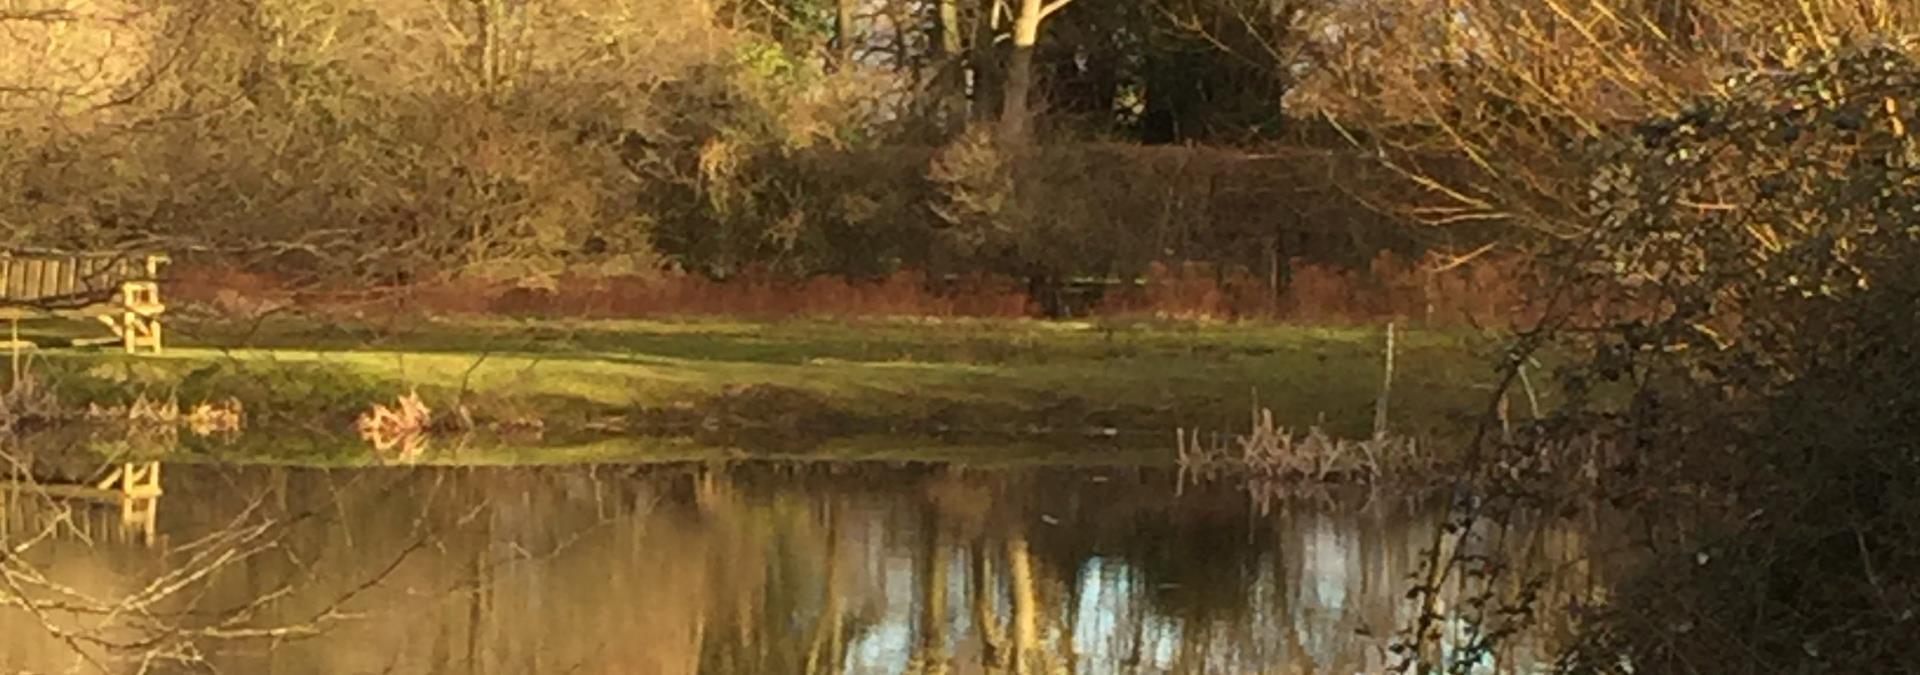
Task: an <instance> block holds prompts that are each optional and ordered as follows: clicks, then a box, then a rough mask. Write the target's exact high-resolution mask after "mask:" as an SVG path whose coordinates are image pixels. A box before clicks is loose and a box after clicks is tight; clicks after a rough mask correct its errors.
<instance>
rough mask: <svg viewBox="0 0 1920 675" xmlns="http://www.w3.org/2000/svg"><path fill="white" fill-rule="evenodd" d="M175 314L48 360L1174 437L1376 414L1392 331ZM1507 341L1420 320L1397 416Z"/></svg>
mask: <svg viewBox="0 0 1920 675" xmlns="http://www.w3.org/2000/svg"><path fill="white" fill-rule="evenodd" d="M170 328H171V330H172V332H171V333H170V337H171V339H172V343H171V345H170V348H169V349H168V351H167V353H166V354H165V355H163V356H160V357H128V356H125V355H122V354H117V353H114V352H111V351H107V352H76V351H66V350H47V351H45V352H42V353H41V354H40V355H38V356H36V357H35V358H34V359H33V360H32V364H33V368H32V371H33V372H34V373H36V374H39V375H40V376H41V377H42V378H43V379H44V380H46V381H48V382H49V383H51V385H52V387H53V388H54V390H55V391H57V392H59V393H60V395H61V397H62V400H63V401H66V402H68V403H78V402H83V401H101V402H106V403H112V402H117V401H124V400H126V399H128V398H131V396H132V395H133V394H134V393H136V392H145V393H147V394H148V395H149V396H173V397H175V398H177V399H178V400H180V401H181V402H182V403H183V404H191V403H194V402H196V401H198V400H203V399H215V398H221V397H226V396H234V397H237V398H239V399H241V400H242V401H243V402H244V403H246V404H247V408H248V411H249V415H250V416H251V417H252V419H253V420H254V426H255V427H256V428H257V427H261V426H284V425H293V426H297V427H305V428H309V429H313V430H334V431H341V432H344V431H347V430H348V429H349V425H350V421H351V419H352V418H353V417H354V415H356V414H357V413H358V412H359V411H361V410H364V409H365V408H366V407H367V406H368V405H370V404H371V403H373V402H376V401H389V400H391V399H392V398H393V397H394V396H396V395H398V394H400V393H403V392H405V391H407V390H409V389H416V388H417V389H418V391H419V392H420V393H421V395H422V396H423V397H424V398H425V399H426V400H427V402H428V403H429V405H432V406H433V407H435V408H436V410H443V411H444V410H449V409H451V408H452V407H454V406H455V405H456V404H458V405H464V406H465V407H467V408H468V409H469V410H470V411H471V414H472V415H473V416H474V417H475V418H477V419H483V420H493V421H503V422H511V421H517V420H518V421H524V420H527V419H540V420H542V421H543V422H545V423H546V425H547V429H548V430H549V432H550V433H566V432H569V431H581V430H586V429H592V428H614V429H619V430H624V431H630V432H641V433H669V432H673V433H683V432H692V433H708V434H715V433H718V434H728V433H733V432H739V433H752V434H756V435H757V436H758V437H760V438H762V439H777V438H787V439H792V438H798V437H851V436H856V435H861V434H876V433H939V434H978V435H985V436H992V435H1014V434H1018V435H1030V434H1039V433H1052V434H1061V435H1082V436H1084V435H1088V434H1092V435H1104V434H1109V433H1112V434H1118V435H1119V436H1121V437H1123V438H1124V437H1140V438H1144V439H1151V442H1154V443H1158V442H1159V441H1161V440H1163V439H1169V438H1170V437H1171V435H1172V430H1173V428H1174V427H1176V426H1186V427H1189V428H1192V427H1200V428H1205V429H1209V430H1232V429H1239V428H1242V427H1244V425H1245V424H1246V422H1245V420H1246V415H1247V411H1248V409H1249V406H1250V405H1251V404H1252V403H1253V401H1254V398H1255V396H1256V395H1257V397H1258V400H1259V402H1260V404H1261V405H1264V406H1268V407H1271V408H1272V409H1273V410H1274V413H1275V415H1276V416H1277V417H1278V418H1279V419H1280V420H1282V421H1283V422H1285V423H1288V424H1292V425H1296V426H1303V425H1306V424H1311V423H1315V422H1316V421H1318V422H1320V423H1322V424H1323V425H1324V426H1325V427H1326V428H1328V429H1329V430H1330V431H1332V432H1334V433H1336V434H1339V435H1346V436H1359V435H1364V434H1366V433H1368V431H1369V430H1370V429H1371V426H1372V420H1373V410H1374V401H1375V398H1376V396H1377V395H1378V393H1379V390H1380V386H1381V366H1382V363H1381V361H1382V355H1383V348H1384V331H1383V330H1382V329H1380V328H1372V327H1359V328H1346V327H1337V328H1336V327H1301V326H1285V325H1275V324H1195V323H1171V322H1167V323H1162V322H1126V323H1119V322H1103V323H1086V322H1044V321H1005V320H940V321H935V320H905V319H903V320H866V321H851V322H828V321H783V322H742V321H725V320H708V319H688V320H662V321H651V320H649V321H551V320H542V321H514V320H504V319H440V318H432V319H418V320H414V321H406V322H388V323H378V324H377V323H371V322H349V323H338V322H324V323H323V322H317V321H312V320H284V321H277V322H265V323H261V324H258V325H247V326H237V325H232V324H223V323H216V322H198V323H193V322H176V323H175V324H173V325H171V326H170ZM69 330H74V328H73V327H70V326H57V325H33V326H28V328H27V332H28V333H29V334H36V335H47V334H50V333H60V332H66V331H69ZM80 330H84V329H80ZM1491 353H1492V350H1491V349H1490V345H1487V344H1485V342H1484V340H1482V339H1480V338H1478V337H1475V336H1473V335H1471V334H1468V333H1464V332H1441V331H1423V330H1411V331H1408V330H1403V331H1401V333H1400V335H1399V339H1398V349H1397V356H1396V373H1395V380H1394V385H1393V398H1392V404H1391V417H1392V426H1393V427H1394V429H1395V430H1396V431H1400V432H1404V433H1413V434H1422V435H1437V436H1442V437H1447V436H1457V435H1459V433H1460V430H1461V429H1462V428H1463V427H1464V425H1465V423H1466V420H1468V419H1469V418H1470V417H1471V416H1472V415H1473V414H1474V413H1475V412H1477V411H1478V410H1480V409H1482V407H1483V406H1484V404H1485V400H1486V397H1487V396H1488V392H1489V391H1490V390H1491V383H1492V381H1493V371H1492V368H1491V365H1490V364H1491V363H1492V359H1491V358H1490V354H1491ZM1109 429H1110V430H1111V431H1108V430H1109ZM1166 445H1168V446H1170V445H1171V443H1170V442H1168V443H1166Z"/></svg>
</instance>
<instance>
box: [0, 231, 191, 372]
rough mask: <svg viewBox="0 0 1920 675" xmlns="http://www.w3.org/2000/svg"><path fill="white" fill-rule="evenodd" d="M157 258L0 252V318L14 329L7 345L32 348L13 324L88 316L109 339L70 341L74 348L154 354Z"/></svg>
mask: <svg viewBox="0 0 1920 675" xmlns="http://www.w3.org/2000/svg"><path fill="white" fill-rule="evenodd" d="M167 262H168V260H167V257H166V256H164V255H158V254H134V253H126V252H82V253H73V252H60V251H19V250H15V251H4V250H0V318H5V319H7V320H8V321H9V322H10V323H11V324H12V325H13V327H14V334H13V335H12V336H11V337H12V346H13V347H15V348H16V349H17V348H20V347H30V346H33V345H31V344H28V343H22V342H21V341H20V338H19V331H18V327H19V321H20V319H23V318H30V317H36V316H46V315H69V316H71V315H81V316H90V317H93V318H94V319H96V320H98V321H99V322H100V323H102V324H104V325H106V327H107V329H108V330H109V331H111V332H112V333H113V337H110V338H99V339H92V340H76V341H75V344H76V345H100V344H121V345H124V346H125V347H126V350H127V353H129V354H136V353H140V352H150V353H159V352H160V350H161V326H160V315H161V314H164V313H166V311H167V306H166V305H165V304H164V303H162V302H161V301H160V266H161V265H164V264H166V263H167Z"/></svg>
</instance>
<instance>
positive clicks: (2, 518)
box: [0, 460, 162, 544]
mask: <svg viewBox="0 0 1920 675" xmlns="http://www.w3.org/2000/svg"><path fill="white" fill-rule="evenodd" d="M83 475H84V476H85V477H84V478H83V479H79V480H76V479H74V478H73V477H72V476H71V475H66V476H61V475H55V476H52V477H44V476H35V475H32V474H31V472H29V471H28V470H26V467H24V466H19V467H15V469H14V470H12V471H8V472H7V473H6V475H5V478H4V480H3V481H0V542H12V541H14V540H16V539H21V538H27V539H31V538H33V537H34V536H37V535H39V534H40V533H43V532H44V533H48V535H49V536H57V535H62V534H64V535H70V536H76V537H78V538H80V539H83V540H87V541H94V540H104V541H115V542H120V543H139V544H151V543H152V542H153V539H154V534H155V526H156V524H157V523H158V519H159V513H160V495H161V494H162V491H161V489H160V462H158V461H150V460H143V461H122V462H113V463H109V464H105V465H103V466H101V467H99V468H98V469H96V470H94V471H92V472H90V473H88V474H83Z"/></svg>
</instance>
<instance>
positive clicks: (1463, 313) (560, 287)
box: [169, 253, 1530, 325]
mask: <svg viewBox="0 0 1920 675" xmlns="http://www.w3.org/2000/svg"><path fill="white" fill-rule="evenodd" d="M174 276H175V278H174V279H173V280H172V281H171V283H170V284H169V295H170V297H171V298H172V299H173V301H174V302H176V303H180V302H185V303H191V304H196V305H200V306H203V307H207V308H209V309H212V310H213V311H216V312H218V313H221V314H227V315H238V316H254V315H259V314H262V313H265V312H269V311H272V310H274V309H277V308H297V309H302V310H313V311H347V312H353V313H361V314H378V313H385V312H425V313H432V314H450V315H460V314H465V315H472V314H497V315H507V316H542V317H578V318H630V317H644V316H734V317H747V318H795V317H820V318H855V317H888V316H937V317H1024V316H1034V315H1037V314H1038V313H1039V312H1040V310H1039V307H1038V304H1037V303H1036V302H1034V300H1033V299H1032V298H1031V297H1030V296H1029V295H1028V293H1027V291H1026V288H1025V285H1024V284H1022V283H1021V282H1019V281H1018V280H1013V279H1004V278H991V277H967V278H961V279H957V280H952V279H949V280H940V281H938V282H929V280H928V279H927V278H926V277H925V276H923V275H921V274H917V273H911V272H908V273H901V274H896V275H893V276H891V277H887V278H884V279H880V280H873V281H862V280H848V279H844V278H839V277H816V278H811V279H802V280H791V279H779V278H775V277H770V276H750V277H746V278H737V279H732V280H727V281H715V280H712V279H707V278H705V277H700V276H695V275H684V274H659V275H651V276H594V275H584V274H562V275H558V276H553V277H544V278H534V279H521V280H497V279H480V278H464V279H454V280H448V281H436V282H424V283H415V284H409V285H405V286H388V287H355V286H351V285H345V284H340V285H318V286H303V287H300V288H294V287H292V286H290V285H288V284H286V283H283V282H282V281H280V280H278V279H275V278H273V277H271V276H267V275H260V274H251V273H245V272H237V271H232V270H224V269H219V268H212V267H195V268H185V269H181V270H178V271H177V272H176V273H175V275H174ZM1528 279H1529V277H1528V274H1527V272H1526V269H1525V268H1524V266H1522V265H1520V264H1517V263H1515V262H1512V261H1506V260H1493V259H1487V260H1484V261H1475V262H1474V263H1472V264H1466V265H1459V266H1456V267H1452V268H1444V267H1442V266H1440V265H1439V264H1438V263H1437V262H1436V261H1435V260H1433V259H1406V258H1400V257H1396V256H1393V255H1391V254H1386V253H1383V254H1381V255H1380V256H1379V257H1377V258H1375V259H1374V260H1373V261H1372V262H1371V264H1369V265H1368V266H1367V267H1365V268H1361V269H1354V268H1341V267H1336V266H1332V265H1325V264H1312V263H1305V262H1300V261H1295V262H1294V263H1293V264H1292V265H1290V266H1289V269H1288V271H1287V273H1286V275H1285V278H1284V279H1283V280H1282V282H1283V290H1282V291H1281V292H1279V293H1275V292H1274V291H1273V290H1272V285H1271V279H1270V277H1264V276H1257V275H1255V274H1253V273H1250V272H1248V271H1246V270H1244V269H1236V270H1219V269H1216V268H1215V267H1213V266H1210V265H1205V264H1197V263H1190V264H1184V265H1155V266H1153V268H1152V269H1151V270H1149V271H1148V273H1147V274H1146V275H1145V276H1144V278H1143V279H1142V280H1141V282H1140V283H1139V284H1138V285H1133V286H1116V287H1112V288H1109V289H1108V290H1106V291H1104V292H1101V293H1097V294H1083V295H1082V296H1080V297H1078V298H1076V299H1075V300H1074V301H1073V302H1071V303H1070V304H1071V305H1072V310H1073V312H1074V313H1075V314H1076V315H1083V316H1099V317H1111V318H1149V317H1151V318H1163V319H1175V320H1235V319H1266V320H1280V321H1298V322H1310V323H1330V324H1340V323H1364V322H1375V321H1385V320H1401V321H1412V322H1419V323H1425V324H1432V325H1458V324H1468V323H1471V324H1477V325H1488V324H1492V323H1497V322H1502V321H1506V320H1510V319H1513V318H1517V316H1518V315H1519V314H1520V313H1521V312H1522V311H1523V307H1524V306H1525V304H1526V291H1527V289H1528V288H1530V284H1529V282H1528Z"/></svg>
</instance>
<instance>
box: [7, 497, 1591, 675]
mask: <svg viewBox="0 0 1920 675" xmlns="http://www.w3.org/2000/svg"><path fill="white" fill-rule="evenodd" d="M167 478H168V485H167V500H168V510H167V513H166V517H165V518H163V519H161V520H160V522H159V524H158V531H157V537H158V541H159V543H160V547H159V548H162V549H164V546H165V545H167V544H168V543H169V542H171V543H179V542H185V541H190V540H193V539H195V538H196V537H202V536H205V534H206V533H207V532H210V531H213V530H216V529H220V528H226V527H231V526H232V521H233V519H234V518H235V514H237V513H242V512H243V511H246V510H247V509H249V508H251V509H254V510H255V511H257V512H259V514H260V515H259V516H258V517H262V518H274V519H279V520H281V521H283V522H284V527H283V529H282V531H280V532H279V533H278V535H277V538H276V540H275V541H274V547H273V550H272V551H271V552H270V553H267V554H262V555H255V556H252V557H249V558H247V559H245V560H242V561H239V562H238V563H236V564H234V565H232V566H230V567H228V568H226V569H223V570H221V571H220V573H218V574H215V575H212V576H210V577H209V578H207V579H205V580H203V582H202V583H203V584H204V587H203V588H199V589H197V592H196V593H193V594H183V595H181V596H178V597H176V598H173V599H172V602H174V603H176V604H179V605H181V606H180V607H175V608H172V609H176V610H191V609H194V608H196V607H199V608H228V607H238V606H248V605H249V604H250V603H251V604H253V605H254V606H255V608H254V610H253V615H252V616H251V618H252V619H253V620H257V621H261V622H266V623H274V622H291V621H295V620H303V619H306V618H309V617H311V616H313V614H314V613H315V612H317V611H321V610H326V611H329V612H331V614H332V616H333V618H334V619H335V620H332V621H330V622H328V623H327V624H326V625H325V629H324V630H322V631H319V632H318V634H315V635H311V636H301V637H299V639H277V640H275V639H257V640H245V639H240V640H223V641H218V642H215V643H210V644H206V645H203V647H204V656H205V657H206V659H207V662H208V663H209V664H210V665H212V666H215V667H218V668H220V669H221V670H225V671H229V672H258V673H331V672H366V671H387V670H391V671H393V672H449V673H451V672H459V673H520V672H563V671H567V670H568V669H580V670H579V671H576V672H622V673H628V672H631V673H696V672H697V673H929V674H931V673H953V674H963V673H1054V672H1087V673H1129V672H1141V673H1202V672H1280V673H1294V672H1341V673H1350V672H1375V671H1378V670H1380V669H1381V668H1382V667H1384V665H1385V664H1386V663H1388V662H1389V659H1388V657H1387V655H1386V652H1385V649H1386V647H1387V645H1388V642H1389V640H1390V639H1391V636H1392V635H1393V633H1394V631H1395V630H1396V629H1397V628H1399V627H1400V626H1403V625H1405V624H1406V623H1407V619H1408V618H1409V615H1408V614H1407V612H1409V611H1412V608H1411V607H1409V606H1407V604H1406V603H1405V602H1404V600H1403V599H1404V597H1405V592H1406V590H1407V587H1408V584H1409V583H1410V581H1409V579H1410V577H1411V576H1412V575H1414V573H1415V572H1416V571H1417V569H1418V567H1417V565H1418V557H1417V556H1418V553H1419V550H1420V547H1421V546H1422V545H1424V544H1425V543H1426V542H1427V541H1429V540H1430V532H1431V529H1430V528H1432V527H1433V526H1434V519H1435V518H1434V516H1433V515H1431V514H1430V513H1429V512H1427V511H1426V510H1424V509H1420V508H1408V507H1379V506H1375V507H1367V508H1361V507H1358V506H1351V507H1349V506H1337V505H1335V506H1325V505H1322V506H1311V507H1309V506H1304V505H1300V506H1295V507H1293V508H1281V509H1278V510H1276V512H1275V513H1272V514H1270V515H1267V516H1264V517H1263V516H1260V515H1258V514H1257V510H1256V509H1254V508H1253V507H1252V505H1251V504H1250V503H1249V500H1248V499H1247V497H1246V495H1245V494H1244V493H1239V492H1236V491H1234V490H1232V489H1231V488H1228V487H1224V486H1220V487H1209V486H1201V487H1198V488H1196V487H1194V486H1188V487H1187V488H1186V490H1185V491H1184V494H1183V495H1181V496H1179V497H1176V496H1175V494H1174V484H1175V483H1174V482H1175V477H1174V475H1173V473H1172V472H1171V471H1161V470H1155V469H1137V468H1112V469H1086V468H1074V469H1067V468H1039V469H1032V468H1020V469H1014V468H1007V469H986V468H960V467H952V466H936V465H882V464H829V463H814V464H795V463H743V464H735V465H706V464H697V465H696V464H683V465H657V466H599V467H564V468H531V467H529V468H427V467H412V468H392V469H355V470H340V471H326V470H303V469H291V468H273V467H256V468H235V467H212V466H169V467H168V474H167ZM1591 529H1592V524H1591V523H1585V524H1581V523H1567V522H1560V521H1543V522H1542V523H1539V524H1536V525H1529V526H1523V527H1520V528H1516V529H1515V530H1514V531H1513V534H1512V535H1510V540H1509V541H1507V542H1506V543H1505V544H1504V547H1505V548H1508V549H1510V550H1514V551H1522V552H1525V553H1529V555H1522V556H1517V557H1515V559H1516V560H1531V561H1538V562H1542V563H1549V564H1551V566H1547V567H1541V568H1540V569H1552V570H1557V571H1559V572H1561V573H1560V574H1557V575H1555V576H1554V577H1552V581H1553V583H1551V584H1550V585H1549V589H1550V592H1549V593H1548V594H1547V595H1546V598H1547V601H1546V602H1545V603H1543V605H1542V607H1541V609H1542V610H1543V616H1544V617H1545V620H1544V621H1543V623H1544V624H1546V625H1547V627H1548V628H1550V629H1551V628H1553V625H1554V624H1555V623H1556V622H1564V621H1567V620H1570V619H1569V618H1567V615H1566V613H1565V612H1561V611H1558V609H1559V608H1561V607H1564V606H1566V605H1568V604H1569V603H1570V601H1571V600H1572V599H1574V598H1576V597H1584V596H1586V595H1587V594H1589V593H1591V592H1592V591H1594V590H1595V589H1598V588H1600V587H1602V586H1603V582H1604V576H1605V574H1604V572H1605V570H1607V569H1608V567H1607V566H1606V565H1604V564H1601V565H1591V566H1590V565H1586V564H1560V563H1579V562H1580V561H1583V560H1584V558H1585V557H1586V552H1587V551H1588V550H1589V549H1590V548H1592V546H1593V545H1592V544H1591V543H1589V541H1588V536H1589V534H1588V531H1589V530H1591ZM31 555H33V556H37V559H36V560H35V562H36V564H38V565H39V566H40V567H41V568H42V569H51V570H57V571H59V572H60V574H61V581H62V583H65V584H70V585H72V586H73V587H75V588H79V589H83V590H84V589H109V588H118V587H125V586H129V585H134V584H139V583H143V580H146V579H150V578H153V577H155V576H156V575H160V574H164V573H165V572H166V571H167V569H168V566H169V565H175V564H178V563H179V561H178V560H177V559H176V558H174V557H170V556H167V555H161V554H155V553H154V549H151V548H146V547H141V546H135V545H130V544H129V545H122V544H118V543H115V542H112V541H96V542H93V543H92V544H91V545H89V546H52V547H45V548H41V549H36V550H34V551H32V552H31ZM267 596H272V597H271V600H270V601H268V602H265V603H261V602H259V601H260V599H261V598H263V597H267ZM0 631H4V634H6V635H8V636H10V638H9V641H8V642H9V646H8V647H6V648H5V649H0V666H4V667H7V668H10V669H11V668H24V669H55V668H61V667H65V666H66V665H68V664H69V662H70V661H68V660H65V658H66V657H65V656H63V654H64V650H65V647H64V646H62V645H60V644H59V643H58V642H57V641H55V640H53V639H52V638H45V639H39V638H36V637H33V636H35V635H39V634H40V633H38V632H37V631H36V630H35V629H34V627H33V625H32V624H31V623H30V622H29V621H28V619H27V618H26V617H24V616H22V615H21V614H20V613H19V612H17V611H16V610H12V609H0ZM1554 632H1556V631H1555V630H1547V631H1544V634H1547V635H1551V634H1553V633H1554ZM14 636H22V637H14ZM19 640H24V642H20V641H19ZM36 640H38V644H36ZM1529 646H1531V645H1530V644H1529V643H1527V642H1525V641H1522V642H1517V643H1514V644H1513V645H1511V650H1510V651H1509V652H1508V653H1507V654H1506V656H1505V659H1504V660H1503V663H1502V665H1503V666H1511V665H1524V664H1525V662H1526V661H1527V659H1529V658H1537V657H1533V656H1530V653H1529V651H1528V649H1527V648H1528V647H1529Z"/></svg>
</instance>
